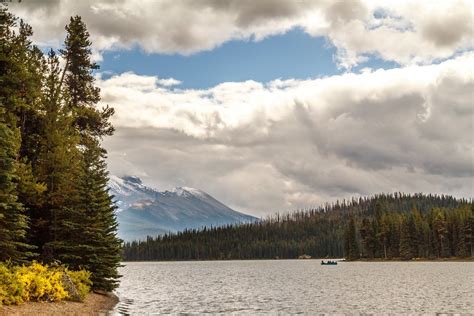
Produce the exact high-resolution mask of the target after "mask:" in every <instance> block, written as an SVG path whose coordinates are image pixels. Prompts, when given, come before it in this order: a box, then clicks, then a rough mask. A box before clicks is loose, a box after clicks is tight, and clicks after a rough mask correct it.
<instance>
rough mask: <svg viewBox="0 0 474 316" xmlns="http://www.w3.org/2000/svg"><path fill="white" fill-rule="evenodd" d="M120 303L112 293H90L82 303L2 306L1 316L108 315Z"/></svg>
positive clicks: (66, 302) (28, 303) (40, 303)
mask: <svg viewBox="0 0 474 316" xmlns="http://www.w3.org/2000/svg"><path fill="white" fill-rule="evenodd" d="M118 301H119V300H118V297H117V296H116V295H114V294H112V293H109V294H105V295H103V294H97V293H90V294H88V295H87V297H86V299H85V300H84V302H82V303H79V302H71V301H61V302H56V303H49V302H27V303H24V304H20V305H12V306H0V315H1V316H4V315H5V316H6V315H8V316H10V315H15V316H20V315H21V316H23V315H108V314H109V312H110V311H111V310H112V309H113V308H114V307H115V305H116V304H117V303H118Z"/></svg>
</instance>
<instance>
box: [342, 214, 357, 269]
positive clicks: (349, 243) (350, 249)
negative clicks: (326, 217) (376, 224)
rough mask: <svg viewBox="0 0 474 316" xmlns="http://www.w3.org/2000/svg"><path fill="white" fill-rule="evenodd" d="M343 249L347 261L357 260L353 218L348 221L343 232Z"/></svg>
mask: <svg viewBox="0 0 474 316" xmlns="http://www.w3.org/2000/svg"><path fill="white" fill-rule="evenodd" d="M344 249H345V255H346V259H347V260H356V259H359V256H360V254H359V245H358V243H357V234H356V225H355V220H354V218H353V217H351V219H350V220H349V222H348V224H347V228H346V231H345V237H344Z"/></svg>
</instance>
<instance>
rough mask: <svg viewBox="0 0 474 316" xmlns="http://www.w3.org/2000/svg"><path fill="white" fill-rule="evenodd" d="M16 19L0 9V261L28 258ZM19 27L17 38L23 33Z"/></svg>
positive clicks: (21, 73)
mask: <svg viewBox="0 0 474 316" xmlns="http://www.w3.org/2000/svg"><path fill="white" fill-rule="evenodd" d="M16 22H17V20H16V18H15V17H14V16H13V15H12V14H10V13H9V12H7V11H6V9H5V8H3V7H0V261H1V260H5V259H11V260H13V261H20V260H24V259H25V258H27V257H28V256H31V253H30V251H29V250H30V249H31V247H29V246H28V245H27V244H26V243H25V234H26V229H27V227H28V219H27V216H26V215H25V209H24V206H23V204H22V203H21V202H20V201H19V199H18V183H19V182H21V178H20V175H21V174H20V173H19V168H20V167H22V165H21V161H20V147H21V130H20V129H19V128H18V126H17V125H18V123H19V119H18V117H17V113H18V111H20V109H21V108H23V107H24V106H25V99H24V98H23V97H22V92H23V90H21V87H22V85H21V82H22V80H23V79H24V76H25V75H24V73H25V72H24V62H23V63H22V62H21V60H19V59H18V53H19V52H20V51H21V50H22V49H24V48H23V47H21V45H19V43H18V42H19V41H18V35H17V34H16V33H15V31H14V29H15V27H16ZM24 29H25V27H24V26H20V34H21V33H22V30H24Z"/></svg>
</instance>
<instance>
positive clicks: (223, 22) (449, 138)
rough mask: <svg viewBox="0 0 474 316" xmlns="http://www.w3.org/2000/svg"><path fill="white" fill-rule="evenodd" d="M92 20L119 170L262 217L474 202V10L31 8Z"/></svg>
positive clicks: (353, 4)
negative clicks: (432, 198)
mask: <svg viewBox="0 0 474 316" xmlns="http://www.w3.org/2000/svg"><path fill="white" fill-rule="evenodd" d="M10 7H11V10H12V11H14V12H15V13H16V14H18V15H19V16H21V17H23V18H24V19H25V20H26V21H27V22H28V23H30V24H31V25H32V26H33V28H34V30H35V35H34V40H35V42H36V43H37V44H38V45H40V46H41V47H44V48H46V47H56V48H57V47H60V45H61V42H62V41H63V39H64V35H65V34H64V25H65V24H66V23H67V22H68V18H69V16H71V15H76V14H78V15H81V16H82V17H83V19H84V20H85V22H86V23H87V25H88V28H89V31H90V33H91V38H92V40H93V42H94V47H93V48H94V58H95V60H97V61H98V62H99V63H100V65H101V70H100V71H99V72H98V73H97V83H98V85H99V86H100V87H101V89H102V90H101V91H102V103H103V104H104V105H105V104H109V105H111V106H113V107H115V109H116V112H117V114H116V116H115V117H114V119H113V122H114V124H115V126H116V129H117V132H116V135H115V136H113V137H111V138H109V139H107V140H106V141H105V146H106V147H107V149H108V151H109V160H108V162H109V168H110V171H111V172H112V173H114V174H116V175H119V176H120V175H137V176H140V177H141V178H142V179H143V181H144V182H145V183H146V184H148V185H150V186H153V187H156V188H158V189H161V190H164V189H170V188H172V187H175V186H190V187H195V188H199V189H202V190H204V191H206V192H208V193H210V194H211V195H213V196H215V197H216V198H217V199H219V200H221V201H223V202H224V203H226V204H228V205H229V206H231V207H233V208H235V209H236V210H239V211H244V212H248V213H251V214H255V215H264V214H268V213H273V212H275V211H286V210H292V209H296V208H304V207H310V206H314V205H319V204H321V203H324V202H328V201H334V200H336V199H342V198H348V197H351V196H359V195H371V194H374V193H379V192H394V191H403V192H432V193H448V194H453V195H455V196H458V197H472V196H473V180H474V168H473V157H474V156H473V155H474V146H473V141H474V136H473V121H474V113H473V110H474V92H473V91H474V68H473V67H474V50H473V48H474V25H473V23H474V22H473V21H474V6H473V4H472V2H471V1H469V0H465V1H462V0H459V1H457V0H446V1H442V0H440V1H403V0H400V1H393V0H385V1H384V0H340V1H334V0H315V1H311V0H300V1H298V0H295V1H288V0H258V1H255V0H199V1H193V0H162V1H160V0H156V1H155V0H143V1H133V0H104V1H99V0H93V1H92V0H83V1H77V0H61V1H60V0H41V1H39V0H36V1H34V0H23V1H22V2H21V3H19V4H12V5H10Z"/></svg>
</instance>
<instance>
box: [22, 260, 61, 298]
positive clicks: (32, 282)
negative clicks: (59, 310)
mask: <svg viewBox="0 0 474 316" xmlns="http://www.w3.org/2000/svg"><path fill="white" fill-rule="evenodd" d="M16 274H17V277H18V279H19V280H20V282H21V283H22V284H23V286H24V291H23V300H24V301H60V300H62V299H64V298H66V297H67V296H68V292H66V290H65V289H64V287H63V285H62V274H63V272H61V271H58V270H56V269H48V266H46V265H41V264H39V263H37V262H33V263H32V264H31V265H30V266H22V267H20V268H18V269H17V271H16Z"/></svg>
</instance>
